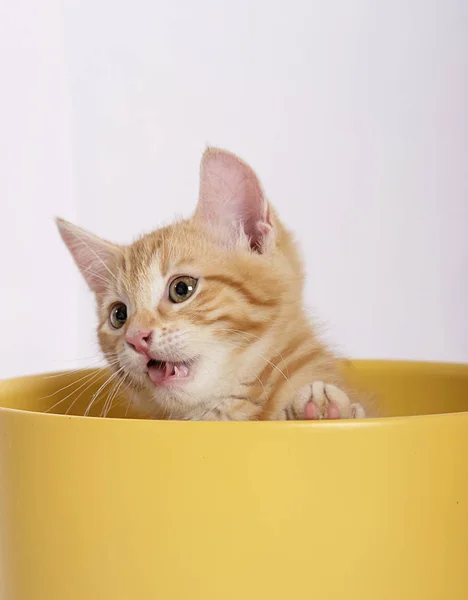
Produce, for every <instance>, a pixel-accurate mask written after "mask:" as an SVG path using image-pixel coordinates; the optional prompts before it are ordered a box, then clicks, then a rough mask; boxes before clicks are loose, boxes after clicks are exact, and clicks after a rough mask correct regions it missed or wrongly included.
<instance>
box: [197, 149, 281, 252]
mask: <svg viewBox="0 0 468 600" xmlns="http://www.w3.org/2000/svg"><path fill="white" fill-rule="evenodd" d="M195 219H199V220H201V221H203V222H205V223H206V224H208V225H210V226H212V227H215V228H216V229H217V230H218V234H219V235H221V236H222V238H223V240H224V241H227V242H228V243H229V242H233V243H235V242H237V241H238V239H239V238H240V237H243V238H244V239H247V240H248V242H249V243H250V247H251V248H252V250H255V251H256V252H259V253H261V254H263V253H264V252H267V251H268V250H269V249H270V248H272V246H273V245H274V241H275V231H274V227H273V224H272V221H271V211H270V207H269V205H268V201H267V200H266V198H265V195H264V193H263V189H262V186H261V184H260V181H259V180H258V177H257V175H256V174H255V172H254V170H253V169H252V168H251V167H250V166H249V165H248V164H246V163H245V162H244V161H242V160H241V159H240V158H238V157H237V156H236V155H235V154H232V153H231V152H227V151H226V150H221V149H219V148H207V150H205V153H204V154H203V158H202V161H201V165H200V197H199V200H198V206H197V209H196V212H195Z"/></svg>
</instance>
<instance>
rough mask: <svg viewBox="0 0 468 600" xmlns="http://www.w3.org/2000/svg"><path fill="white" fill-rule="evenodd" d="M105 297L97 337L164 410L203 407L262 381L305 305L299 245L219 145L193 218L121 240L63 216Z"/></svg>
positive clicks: (80, 261) (75, 249)
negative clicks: (271, 355)
mask: <svg viewBox="0 0 468 600" xmlns="http://www.w3.org/2000/svg"><path fill="white" fill-rule="evenodd" d="M58 226H59V230H60V233H61V235H62V238H63V240H64V241H65V243H66V245H67V246H68V248H69V250H70V252H71V253H72V255H73V258H74V259H75V262H76V264H77V265H78V267H79V268H80V270H81V272H82V274H83V276H84V278H85V279H86V281H87V283H88V285H89V287H90V288H91V290H92V291H93V292H94V294H95V296H96V299H97V307H98V316H99V325H98V337H99V342H100V345H101V347H102V350H103V351H104V354H105V355H106V357H107V359H108V361H109V364H110V365H111V366H112V368H113V369H114V370H116V371H119V376H122V377H123V378H125V380H126V383H128V385H129V387H130V390H131V391H133V398H134V399H135V401H137V402H139V403H141V404H144V405H145V408H146V409H149V410H150V412H152V413H153V414H154V415H173V416H175V417H181V416H183V415H186V414H188V413H190V414H194V415H197V416H198V417H200V416H202V415H203V411H204V410H205V407H206V405H207V404H209V405H211V406H213V405H214V403H216V401H217V399H218V398H221V397H223V395H226V394H229V393H232V390H234V389H236V387H235V386H236V385H241V384H242V383H244V382H245V383H246V382H247V381H248V380H249V379H250V380H252V379H253V378H255V365H256V364H257V362H258V359H259V356H260V355H261V354H262V351H264V350H265V348H266V344H268V343H270V344H271V343H272V341H274V337H275V336H277V335H278V334H279V333H280V332H281V331H282V330H283V329H284V327H285V326H287V323H288V320H290V319H292V318H293V315H294V314H297V313H299V312H300V310H301V295H302V270H301V266H300V261H299V259H298V256H297V254H296V250H295V247H294V243H293V241H292V239H291V238H290V236H289V234H288V233H287V232H286V231H285V229H284V228H283V227H282V225H281V223H280V222H279V220H278V219H277V217H276V215H275V213H274V211H273V209H272V208H271V206H270V205H269V203H268V202H267V200H266V198H265V196H264V194H263V190H262V188H261V185H260V183H259V180H258V178H257V176H256V175H255V173H254V171H253V170H252V169H251V168H250V167H249V166H248V165H247V164H245V163H244V162H243V161H241V160H240V159H239V158H237V157H236V156H234V155H233V154H230V153H228V152H226V151H223V150H218V149H213V148H209V149H208V150H206V152H205V154H204V156H203V158H202V162H201V174H200V197H199V201H198V205H197V208H196V211H195V214H194V215H193V216H192V218H190V219H188V220H184V221H178V222H176V223H174V224H173V225H171V226H169V227H165V228H163V229H158V230H156V231H155V232H153V233H150V234H148V235H145V236H144V237H142V238H140V239H139V240H137V241H136V242H134V243H133V244H131V245H129V246H118V245H115V244H112V243H109V242H107V241H104V240H102V239H100V238H98V237H96V236H94V235H92V234H90V233H88V232H85V231H84V230H82V229H80V228H78V227H76V226H74V225H72V224H70V223H68V222H66V221H63V220H58Z"/></svg>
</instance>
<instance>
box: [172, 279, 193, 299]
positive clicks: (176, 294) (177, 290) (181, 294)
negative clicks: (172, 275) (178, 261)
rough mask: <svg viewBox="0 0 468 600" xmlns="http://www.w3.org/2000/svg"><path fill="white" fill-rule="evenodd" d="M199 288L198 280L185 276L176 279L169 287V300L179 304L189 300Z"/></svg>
mask: <svg viewBox="0 0 468 600" xmlns="http://www.w3.org/2000/svg"><path fill="white" fill-rule="evenodd" d="M196 287H197V279H194V278H193V277H188V276H187V275H184V276H182V277H176V279H174V281H172V282H171V285H170V286H169V298H170V300H171V302H175V303H176V304H178V303H179V302H184V301H185V300H188V299H189V298H190V296H191V295H192V294H193V292H194V291H195V288H196Z"/></svg>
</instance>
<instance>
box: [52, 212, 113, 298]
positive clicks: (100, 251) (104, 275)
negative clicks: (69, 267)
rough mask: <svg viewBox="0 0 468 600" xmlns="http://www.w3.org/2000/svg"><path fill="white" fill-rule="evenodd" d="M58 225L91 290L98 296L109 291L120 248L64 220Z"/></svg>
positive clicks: (57, 220)
mask: <svg viewBox="0 0 468 600" xmlns="http://www.w3.org/2000/svg"><path fill="white" fill-rule="evenodd" d="M56 223H57V227H58V230H59V232H60V235H61V236H62V239H63V241H64V242H65V244H66V246H67V248H68V249H69V250H70V253H71V255H72V256H73V258H74V260H75V263H76V264H77V265H78V268H79V269H80V271H81V273H82V275H83V277H84V278H85V280H86V283H87V284H88V286H89V287H90V289H91V290H92V291H93V292H95V293H96V294H100V293H102V292H104V291H105V290H107V289H108V288H109V286H110V284H112V283H113V282H114V281H115V275H114V273H113V272H112V271H113V265H114V263H115V260H116V258H117V257H118V255H119V253H120V248H119V247H118V246H115V245H114V244H111V243H110V242H106V241H105V240H102V239H101V238H99V237H97V236H95V235H93V234H91V233H88V232H87V231H85V230H84V229H81V228H80V227H77V226H76V225H73V224H72V223H69V222H68V221H65V220H63V219H56Z"/></svg>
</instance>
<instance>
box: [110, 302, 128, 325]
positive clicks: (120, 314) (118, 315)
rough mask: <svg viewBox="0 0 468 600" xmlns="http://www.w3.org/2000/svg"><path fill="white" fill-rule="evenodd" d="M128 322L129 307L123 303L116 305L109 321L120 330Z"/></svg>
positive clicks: (112, 309)
mask: <svg viewBox="0 0 468 600" xmlns="http://www.w3.org/2000/svg"><path fill="white" fill-rule="evenodd" d="M126 320H127V307H126V306H125V304H123V303H122V302H118V303H117V304H114V306H113V307H112V308H111V311H110V315H109V321H110V324H111V325H112V327H113V328H114V329H120V328H121V327H123V326H124V325H125V321H126Z"/></svg>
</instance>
